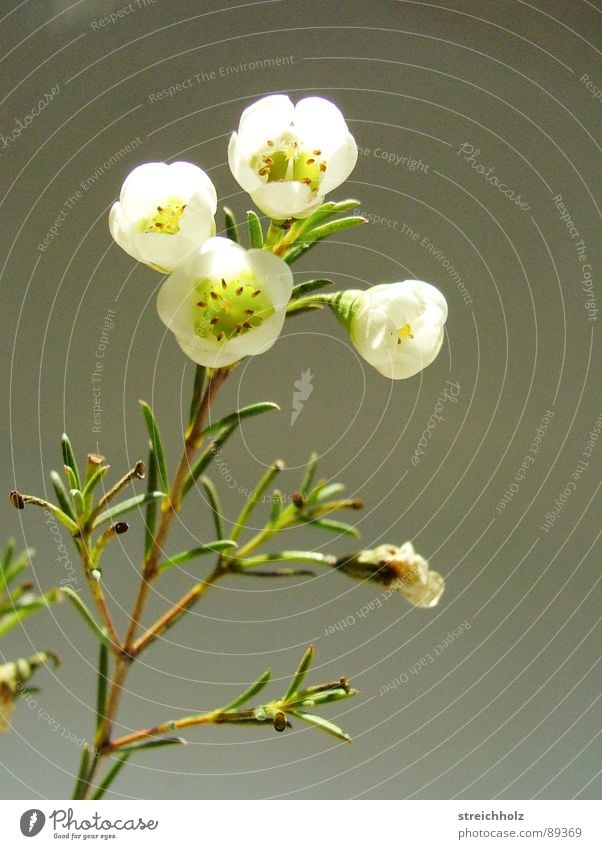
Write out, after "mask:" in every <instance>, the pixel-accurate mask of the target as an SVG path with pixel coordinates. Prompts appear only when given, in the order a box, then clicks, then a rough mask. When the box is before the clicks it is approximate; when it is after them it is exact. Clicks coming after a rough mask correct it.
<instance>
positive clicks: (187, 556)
mask: <svg viewBox="0 0 602 849" xmlns="http://www.w3.org/2000/svg"><path fill="white" fill-rule="evenodd" d="M229 548H236V543H235V542H234V540H233V539H220V540H216V541H215V542H209V543H207V545H201V546H199V548H191V549H190V551H181V552H180V553H179V554H174V556H173V557H170V558H169V560H165V561H164V562H163V563H161V564H160V565H159V566H158V571H159V572H165V571H166V569H171V568H172V566H180V564H182V563H187V562H188V561H189V560H194V559H195V558H197V557H203V556H204V555H205V554H219V553H220V552H222V551H227V550H228V549H229Z"/></svg>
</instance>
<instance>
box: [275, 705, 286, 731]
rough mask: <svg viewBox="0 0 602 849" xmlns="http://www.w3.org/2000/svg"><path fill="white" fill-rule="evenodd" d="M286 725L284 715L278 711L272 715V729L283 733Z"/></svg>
mask: <svg viewBox="0 0 602 849" xmlns="http://www.w3.org/2000/svg"><path fill="white" fill-rule="evenodd" d="M287 725H288V721H287V719H286V714H285V713H284V712H283V711H281V710H279V711H278V712H277V713H275V714H274V728H275V730H276V731H284V729H285V728H286V726H287Z"/></svg>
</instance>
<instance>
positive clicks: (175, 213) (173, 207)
mask: <svg viewBox="0 0 602 849" xmlns="http://www.w3.org/2000/svg"><path fill="white" fill-rule="evenodd" d="M185 209H186V204H185V203H182V201H180V200H170V201H168V202H167V203H166V204H165V205H164V206H158V207H157V214H156V215H154V216H153V217H152V218H151V219H149V220H148V221H146V222H145V224H144V226H143V228H142V229H143V231H144V232H145V233H166V234H167V235H168V236H175V234H176V233H179V232H180V218H181V217H182V213H183V212H184V210H185Z"/></svg>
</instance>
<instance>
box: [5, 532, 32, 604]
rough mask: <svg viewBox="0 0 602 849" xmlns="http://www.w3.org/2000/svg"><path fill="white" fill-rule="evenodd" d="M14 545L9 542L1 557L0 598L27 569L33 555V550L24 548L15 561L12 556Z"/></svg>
mask: <svg viewBox="0 0 602 849" xmlns="http://www.w3.org/2000/svg"><path fill="white" fill-rule="evenodd" d="M14 551H15V545H14V542H12V541H11V542H10V543H9V544H8V545H7V547H6V549H5V551H4V554H3V556H2V563H1V565H0V598H1V597H2V596H3V595H4V593H5V592H6V591H7V590H8V588H9V586H10V584H11V583H12V582H13V581H14V580H15V578H17V577H18V576H19V575H20V574H21V572H22V571H23V570H24V569H27V567H28V566H29V563H30V559H31V556H32V555H33V553H34V550H33V548H26V549H25V551H22V552H21V554H19V556H18V557H17V558H16V559H14V560H13V559H12V558H13V556H14Z"/></svg>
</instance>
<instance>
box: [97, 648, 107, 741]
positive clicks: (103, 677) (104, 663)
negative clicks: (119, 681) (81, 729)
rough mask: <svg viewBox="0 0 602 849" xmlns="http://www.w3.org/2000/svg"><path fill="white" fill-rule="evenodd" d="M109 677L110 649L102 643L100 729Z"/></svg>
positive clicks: (99, 679)
mask: <svg viewBox="0 0 602 849" xmlns="http://www.w3.org/2000/svg"><path fill="white" fill-rule="evenodd" d="M108 678H109V651H108V649H107V647H106V645H105V644H104V643H101V644H100V651H99V655H98V682H97V688H96V729H97V730H98V729H99V728H100V726H101V725H102V723H103V721H104V718H105V707H106V703H107V683H108Z"/></svg>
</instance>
